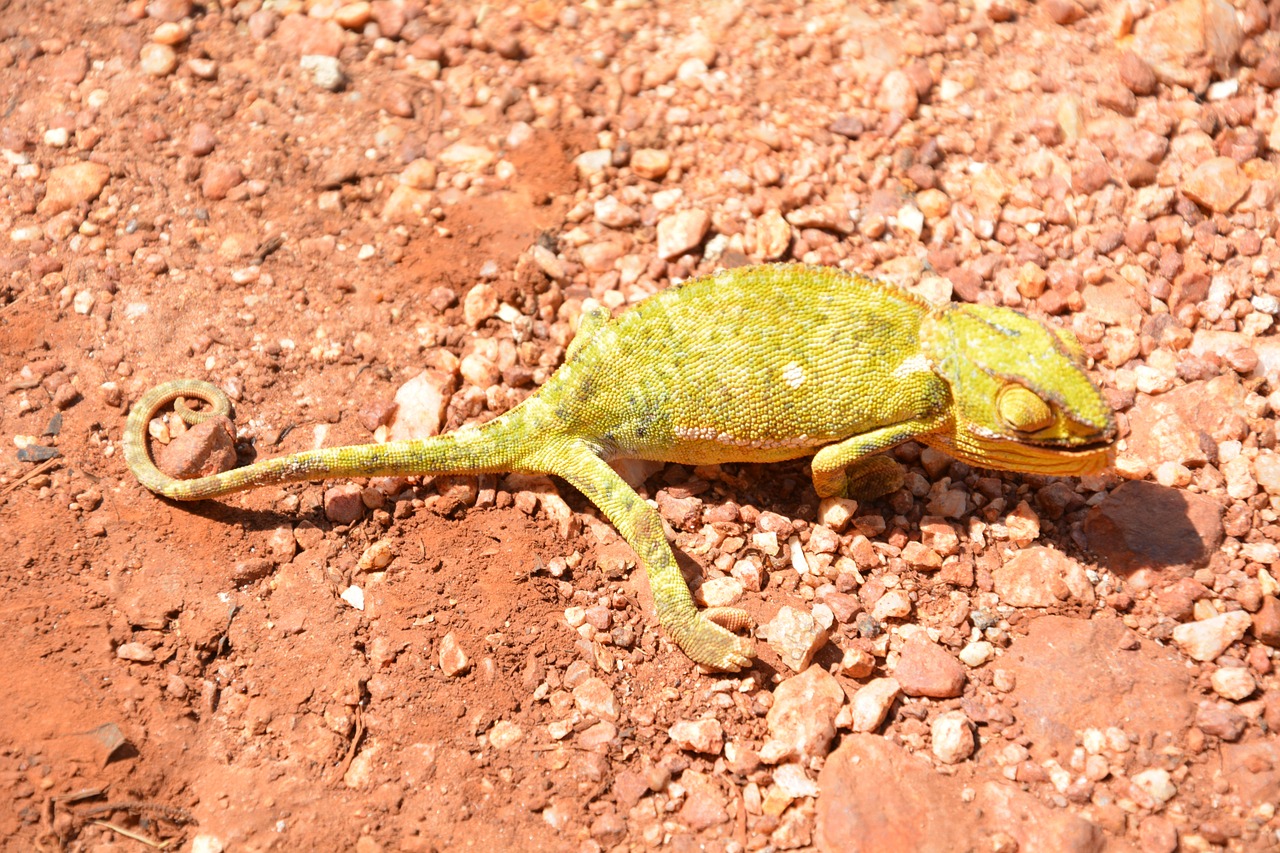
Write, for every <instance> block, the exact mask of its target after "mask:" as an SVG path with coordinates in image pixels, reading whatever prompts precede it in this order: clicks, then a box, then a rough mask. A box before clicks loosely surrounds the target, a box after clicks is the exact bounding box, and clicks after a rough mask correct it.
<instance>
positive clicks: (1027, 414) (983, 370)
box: [921, 305, 1116, 476]
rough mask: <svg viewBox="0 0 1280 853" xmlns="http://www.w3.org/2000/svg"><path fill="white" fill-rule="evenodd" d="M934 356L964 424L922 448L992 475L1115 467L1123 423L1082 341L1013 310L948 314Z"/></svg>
mask: <svg viewBox="0 0 1280 853" xmlns="http://www.w3.org/2000/svg"><path fill="white" fill-rule="evenodd" d="M921 340H922V342H923V346H924V353H925V356H926V357H927V358H928V360H929V361H930V362H931V363H932V365H933V368H934V370H936V371H937V372H938V374H939V375H940V376H942V378H943V379H945V380H946V381H947V383H948V385H949V386H950V388H951V398H952V406H953V412H954V418H953V421H952V423H951V424H950V425H949V426H948V428H947V429H944V430H942V431H940V432H938V433H935V434H933V435H929V436H922V437H921V440H922V441H924V442H925V443H927V444H932V445H935V446H937V447H938V448H939V449H940V450H944V451H946V452H947V453H950V454H952V455H953V456H956V457H957V458H959V459H963V460H965V461H966V462H970V463H972V464H974V465H977V466H980V467H983V468H999V469H1004V470H1010V471H1027V472H1031V473H1037V474H1055V475H1073V476H1078V475H1081V474H1091V473H1095V472H1097V471H1101V470H1102V469H1103V468H1105V467H1107V465H1108V464H1110V462H1111V458H1112V449H1111V444H1112V442H1113V441H1114V440H1115V433H1116V424H1115V418H1114V417H1113V415H1112V413H1111V407H1110V406H1108V405H1107V402H1106V400H1104V399H1103V397H1102V394H1101V393H1100V392H1099V391H1098V389H1097V387H1096V386H1095V385H1094V384H1093V382H1091V381H1090V380H1089V377H1088V376H1087V375H1086V374H1085V372H1084V366H1083V365H1084V351H1083V349H1082V348H1081V347H1080V343H1079V341H1077V340H1076V338H1075V336H1074V335H1072V334H1071V333H1070V332H1068V331H1066V330H1059V329H1053V328H1051V327H1049V326H1046V325H1045V324H1043V323H1040V322H1038V321H1036V320H1033V319H1031V318H1030V317H1027V316H1025V315H1023V314H1020V313H1018V312H1017V311H1014V310H1012V309H1009V308H996V307H992V306H985V305H958V306H947V307H944V308H940V309H938V310H936V311H935V312H933V313H932V314H930V315H929V317H928V318H927V319H926V320H925V322H924V325H923V327H922V328H921Z"/></svg>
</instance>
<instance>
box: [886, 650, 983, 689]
mask: <svg viewBox="0 0 1280 853" xmlns="http://www.w3.org/2000/svg"><path fill="white" fill-rule="evenodd" d="M893 677H894V678H895V679H896V680H897V682H898V685H899V686H900V687H901V688H902V692H903V693H905V694H907V695H908V696H928V697H930V698H933V699H948V698H951V697H953V696H959V695H960V694H961V693H962V692H963V691H964V683H965V670H964V666H962V665H961V663H960V662H959V661H958V660H956V659H955V658H954V657H952V656H951V653H950V652H948V651H947V650H946V649H944V648H942V647H941V646H939V645H937V644H935V643H932V642H929V641H928V640H925V639H919V638H916V639H911V640H908V641H907V643H906V645H905V646H904V647H903V649H902V653H901V655H899V657H898V666H897V667H896V668H895V669H894V671H893Z"/></svg>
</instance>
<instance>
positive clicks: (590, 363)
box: [124, 265, 1115, 670]
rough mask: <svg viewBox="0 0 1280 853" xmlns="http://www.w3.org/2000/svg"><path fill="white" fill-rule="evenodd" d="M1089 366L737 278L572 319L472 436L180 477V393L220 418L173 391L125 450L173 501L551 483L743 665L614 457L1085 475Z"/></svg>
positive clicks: (965, 313) (1040, 347) (1005, 337)
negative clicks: (546, 358) (275, 487)
mask: <svg viewBox="0 0 1280 853" xmlns="http://www.w3.org/2000/svg"><path fill="white" fill-rule="evenodd" d="M1082 365H1083V356H1082V353H1081V350H1080V348H1079V344H1078V343H1077V342H1076V341H1075V339H1074V337H1072V336H1071V335H1070V333H1068V332H1062V331H1056V330H1054V329H1052V328H1050V327H1048V326H1046V325H1044V324H1042V323H1040V322H1038V321H1036V320H1032V319H1030V318H1028V317H1026V316H1024V315H1022V314H1020V313H1017V312H1015V311H1013V310H1010V309H1007V308H995V307H988V306H978V305H959V304H949V305H943V306H934V305H931V304H929V303H927V302H925V301H924V300H922V299H920V298H918V297H916V296H914V295H911V294H909V293H907V292H906V291H903V290H900V289H898V288H896V287H893V286H890V285H887V284H884V283H881V282H877V281H874V280H872V279H868V278H864V277H861V276H857V275H850V274H847V273H844V272H840V271H838V270H833V269H826V268H815V267H805V266H799V265H773V266H760V267H744V268H739V269H734V270H729V271H725V272H721V273H717V274H715V275H711V276H706V277H703V278H699V279H695V280H691V281H689V282H686V283H684V284H681V285H677V286H674V287H671V288H669V289H667V290H665V291H663V292H661V293H659V294H657V295H655V296H653V297H650V298H649V299H647V300H645V301H644V302H642V303H640V304H639V305H637V306H635V307H634V308H632V309H630V310H628V311H625V312H623V313H622V314H620V315H619V316H618V317H617V318H614V319H610V318H609V316H608V314H607V313H606V312H605V311H604V310H603V309H597V310H594V311H589V312H586V313H584V314H583V317H582V321H581V323H580V325H579V329H578V333H577V336H576V337H575V338H574V340H573V342H572V344H571V345H570V346H569V348H568V350H567V352H566V356H565V361H564V364H563V365H562V366H561V367H560V368H559V369H558V370H557V371H556V372H555V373H554V374H553V375H552V376H551V377H550V379H548V380H547V382H546V383H545V384H544V385H543V386H542V388H541V389H540V390H539V391H538V392H537V393H536V394H534V395H532V396H530V397H529V398H528V399H526V400H525V401H524V402H522V403H521V404H520V405H518V406H516V407H515V408H513V409H511V410H510V411H509V412H507V413H506V414H504V415H502V416H501V417H499V418H496V419H495V420H493V421H490V422H489V423H487V424H484V425H483V426H480V427H464V428H462V429H459V430H457V431H455V432H453V433H450V434H446V435H441V436H435V437H432V438H425V439H420V440H412V441H398V442H389V443H386V444H368V445H356V446H350V447H337V448H331V449H323V450H314V451H309V452H305V453H297V454H294V455H291V456H285V457H281V458H277V459H270V460H266V461H263V462H258V463H255V464H253V465H249V466H246V467H243V468H238V469H234V470H231V471H226V472H224V473H221V474H215V475H212V476H206V477H200V478H198V479H193V480H177V479H173V478H171V477H169V476H167V475H165V474H163V473H162V472H161V471H160V470H159V469H157V468H156V467H155V465H154V464H153V463H152V461H151V457H150V454H149V453H148V450H147V446H146V436H147V427H148V422H149V421H150V420H151V419H152V418H153V417H154V416H155V415H156V413H157V412H158V411H159V409H160V408H161V407H163V406H165V405H166V404H168V403H169V402H171V401H174V400H177V399H180V398H183V397H197V398H201V399H203V400H205V401H206V402H209V403H211V404H213V408H214V410H215V412H220V413H226V412H227V411H229V409H230V405H229V403H228V402H227V401H226V397H225V395H223V394H222V392H221V391H219V390H218V389H217V388H216V387H214V386H212V385H210V384H209V383H206V382H195V381H186V380H180V381H177V382H170V383H167V384H164V385H161V386H159V387H157V388H155V389H153V390H152V391H150V392H148V393H147V394H146V395H145V396H143V397H142V399H140V400H139V401H138V402H137V403H136V404H135V406H134V408H133V410H132V412H131V413H130V415H129V421H128V424H127V426H126V427H125V432H124V452H125V459H126V460H127V462H128V464H129V468H130V469H131V470H132V471H133V472H134V474H135V475H136V476H137V478H138V480H139V481H140V482H141V483H142V485H144V486H145V487H147V488H148V489H150V490H151V491H153V492H156V493H158V494H161V495H164V496H166V497H169V498H173V499H176V500H198V499H201V498H210V497H216V496H219V495H225V494H228V493H230V492H235V491H239V490H242V489H248V488H252V487H255V486H264V485H268V484H273V483H282V482H287V481H295V480H314V479H323V478H328V477H367V476H379V475H414V474H446V473H447V474H465V473H482V472H499V471H519V472H540V473H548V474H555V475H558V476H560V477H562V478H564V479H565V480H567V481H568V482H569V483H571V484H572V485H573V486H574V487H576V488H577V489H579V490H580V491H581V492H582V493H583V494H584V495H586V497H587V498H588V499H590V500H591V502H592V503H594V504H595V505H596V506H597V507H599V508H600V510H601V511H602V512H603V513H604V514H605V516H606V517H608V519H609V521H610V522H611V523H612V524H613V525H614V526H615V527H616V528H617V529H618V531H619V533H621V534H622V536H623V537H624V538H625V539H626V541H627V542H628V543H629V544H630V545H631V547H632V548H633V549H634V550H635V552H636V555H637V556H638V558H639V561H640V563H641V564H642V565H643V566H644V567H645V569H646V571H647V572H648V576H649V582H650V585H651V588H652V592H653V600H654V606H655V608H656V611H657V615H658V619H659V621H660V622H661V624H662V625H663V627H664V628H665V629H666V630H667V632H668V633H669V634H670V636H671V637H672V639H674V640H675V642H676V643H677V644H678V645H679V646H680V648H681V649H683V650H684V651H685V653H686V654H688V655H689V657H691V658H692V659H693V660H695V661H697V662H698V663H700V664H703V665H704V666H706V667H708V668H712V669H721V670H736V669H740V668H742V667H745V666H748V665H749V664H750V660H751V658H752V656H753V655H754V646H753V644H752V642H751V640H750V639H749V638H747V637H743V636H739V635H738V634H737V633H735V631H740V630H742V629H744V628H747V627H749V626H750V625H751V620H750V618H749V617H748V616H747V615H746V613H745V612H744V611H741V610H738V609H735V608H713V609H710V610H707V611H704V612H699V611H698V610H697V609H696V608H695V606H694V604H693V599H692V596H691V595H690V593H689V588H688V586H687V585H686V583H685V581H684V578H683V577H682V576H681V574H680V571H679V569H678V568H677V566H676V562H675V559H674V556H673V554H672V551H671V547H670V546H669V545H668V543H667V540H666V537H665V536H664V534H663V527H662V521H661V519H660V517H659V515H658V513H657V511H656V510H655V509H654V508H653V507H652V506H651V505H650V504H649V503H647V502H646V501H644V500H643V499H641V498H640V496H639V495H637V494H636V492H635V491H634V490H633V489H632V488H631V487H630V486H628V485H627V484H626V482H624V481H623V479H622V477H620V476H619V475H618V474H617V473H616V472H615V471H614V470H613V469H612V468H610V467H609V464H608V463H609V460H611V459H613V458H618V457H630V458H638V459H649V460H658V461H665V462H679V463H688V464H703V463H719V462H773V461H779V460H784V459H793V458H796V457H800V456H807V455H813V465H812V468H813V483H814V487H815V489H816V490H817V493H818V495H819V496H822V497H827V496H838V495H852V496H856V497H861V498H864V499H866V498H869V497H874V496H877V495H880V494H884V493H886V492H888V491H891V490H893V489H895V488H897V487H898V486H899V485H900V484H901V482H902V475H901V471H900V469H898V467H897V465H896V463H894V462H893V461H892V460H890V459H888V458H887V457H884V456H877V455H875V454H878V453H880V452H881V451H884V450H887V449H889V448H891V447H893V446H894V445H897V444H900V443H902V442H904V441H908V440H912V439H914V440H917V441H920V442H923V443H924V444H927V445H931V446H934V447H937V448H939V449H942V450H944V451H946V452H948V453H950V454H952V455H953V456H956V457H958V458H960V459H963V460H965V461H966V462H969V463H971V464H974V465H977V466H980V467H985V468H997V469H1004V470H1015V471H1027V472H1036V473H1042V474H1055V475H1080V474H1086V473H1092V472H1096V471H1099V470H1101V469H1102V468H1104V467H1105V466H1106V465H1107V464H1108V462H1109V459H1110V449H1109V447H1110V444H1111V442H1112V440H1113V438H1114V435H1115V422H1114V420H1113V417H1112V413H1111V410H1110V408H1109V407H1108V406H1107V404H1106V402H1105V401H1104V400H1103V398H1102V396H1101V395H1100V394H1099V392H1098V390H1097V389H1096V388H1095V387H1094V385H1093V384H1092V383H1091V382H1090V380H1089V378H1088V377H1087V376H1086V375H1085V372H1084V370H1083V367H1082ZM179 411H180V413H182V411H183V408H182V407H181V406H180V407H179ZM184 417H185V418H187V419H188V420H194V418H192V417H189V416H188V415H185V414H184Z"/></svg>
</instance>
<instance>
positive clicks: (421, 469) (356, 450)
mask: <svg viewBox="0 0 1280 853" xmlns="http://www.w3.org/2000/svg"><path fill="white" fill-rule="evenodd" d="M189 397H194V398H198V399H201V400H204V401H205V402H206V403H208V404H209V405H210V406H211V407H212V411H210V412H203V411H201V412H191V411H189V410H186V409H185V405H182V404H179V405H175V408H176V409H177V411H178V412H179V414H180V415H181V416H182V418H183V420H186V421H187V422H188V423H198V422H199V421H203V420H207V419H209V418H211V417H216V416H218V415H227V414H229V413H230V411H231V403H230V401H229V400H228V399H227V397H226V395H225V394H223V393H222V391H221V390H220V389H218V387H217V386H215V385H212V384H210V383H208V382H199V381H196V380H177V381H174V382H166V383H165V384H163V385H159V386H157V387H155V388H153V389H151V390H150V391H148V392H147V393H146V394H145V395H143V397H142V398H141V399H140V400H138V402H137V403H136V404H134V407H133V409H132V411H130V413H129V420H128V422H127V424H126V425H125V430H124V437H123V445H124V458H125V461H126V463H127V464H128V466H129V470H130V471H132V472H133V474H134V476H135V477H137V478H138V482H140V483H142V485H143V486H145V487H146V488H148V489H150V490H151V491H153V492H155V493H156V494H159V495H163V496H165V497H167V498H172V499H173V500H179V501H194V500H202V499H204V498H214V497H219V496H221V495H226V494H230V493H232V492H238V491H241V490H244V489H251V488H254V487H256V486H268V485H273V484H276V483H290V482H297V481H300V480H324V479H328V478H338V477H377V476H382V475H412V474H480V473H486V472H498V471H522V470H533V469H530V468H527V467H526V465H525V464H524V459H523V453H522V451H521V450H520V447H521V444H522V437H524V438H526V439H527V436H528V435H529V434H530V430H531V429H533V430H534V431H535V432H536V430H537V427H536V426H534V425H531V424H530V421H531V420H536V419H537V417H538V413H539V411H540V409H539V408H538V406H537V404H536V402H535V400H536V398H533V399H531V400H530V401H529V403H526V404H523V405H520V406H517V407H516V408H515V409H512V410H511V411H510V412H508V413H507V414H505V415H503V416H502V417H500V418H496V419H495V420H493V421H490V422H489V423H487V424H485V425H483V426H481V427H477V428H463V429H460V430H457V431H456V432H452V433H449V434H447V435H440V436H434V437H432V438H424V439H415V440H411V441H392V442H388V443H386V444H362V445H354V446H350V447H341V448H329V449H323V450H310V451H306V452H303V453H295V454H292V455H290V456H281V457H278V458H276V459H268V460H265V461H262V462H255V463H254V464H252V465H247V466H245V467H243V468H235V469H233V470H231V471H224V472H223V473H221V474H213V475H210V476H207V477H198V478H196V479H193V480H178V479H175V478H173V477H170V476H169V475H167V474H165V473H164V472H163V471H161V470H160V469H159V468H157V467H156V465H155V463H154V462H153V461H152V460H151V454H150V453H149V452H148V449H147V425H148V423H150V421H151V419H152V418H153V417H155V415H156V413H157V412H158V411H159V410H160V409H161V408H162V407H163V406H165V405H167V404H168V403H170V402H173V401H175V400H182V399H184V398H189ZM531 403H532V404H533V405H530V404H531Z"/></svg>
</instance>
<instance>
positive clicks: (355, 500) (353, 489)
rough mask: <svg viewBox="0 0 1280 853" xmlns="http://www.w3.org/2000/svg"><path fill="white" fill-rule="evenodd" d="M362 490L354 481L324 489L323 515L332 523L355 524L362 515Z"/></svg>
mask: <svg viewBox="0 0 1280 853" xmlns="http://www.w3.org/2000/svg"><path fill="white" fill-rule="evenodd" d="M362 493H363V490H362V489H361V488H360V487H359V486H357V485H355V484H354V483H344V484H343V485H340V486H333V487H332V488H329V489H325V493H324V517H325V518H327V519H329V520H330V521H332V522H333V523H334V524H355V523H356V522H357V521H359V520H360V519H361V518H362V517H363V516H364V509H365V507H364V498H363V497H362Z"/></svg>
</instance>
